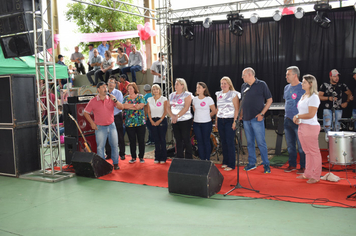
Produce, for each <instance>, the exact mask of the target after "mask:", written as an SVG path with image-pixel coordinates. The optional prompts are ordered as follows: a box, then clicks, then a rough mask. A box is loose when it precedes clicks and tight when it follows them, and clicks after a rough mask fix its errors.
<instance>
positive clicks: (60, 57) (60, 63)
mask: <svg viewBox="0 0 356 236" xmlns="http://www.w3.org/2000/svg"><path fill="white" fill-rule="evenodd" d="M57 64H59V65H62V66H67V65H66V64H64V57H63V56H62V55H61V54H59V55H58V62H57ZM68 74H69V71H68ZM66 83H67V79H60V80H58V84H59V86H60V88H63V86H64V85H65V84H66Z"/></svg>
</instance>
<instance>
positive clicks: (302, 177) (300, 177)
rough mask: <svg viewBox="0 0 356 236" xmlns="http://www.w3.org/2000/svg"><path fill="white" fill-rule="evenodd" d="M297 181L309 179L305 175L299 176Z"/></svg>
mask: <svg viewBox="0 0 356 236" xmlns="http://www.w3.org/2000/svg"><path fill="white" fill-rule="evenodd" d="M297 179H307V177H305V176H304V175H298V176H297Z"/></svg>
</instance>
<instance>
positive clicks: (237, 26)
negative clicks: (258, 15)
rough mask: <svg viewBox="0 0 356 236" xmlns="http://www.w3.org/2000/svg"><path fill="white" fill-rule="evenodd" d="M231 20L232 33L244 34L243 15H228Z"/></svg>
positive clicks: (230, 28)
mask: <svg viewBox="0 0 356 236" xmlns="http://www.w3.org/2000/svg"><path fill="white" fill-rule="evenodd" d="M226 17H227V19H228V21H229V30H230V32H231V33H232V34H234V35H238V36H242V34H243V32H244V30H243V28H242V19H243V18H244V17H243V15H240V14H239V13H233V14H229V15H227V16H226Z"/></svg>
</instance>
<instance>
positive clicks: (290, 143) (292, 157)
mask: <svg viewBox="0 0 356 236" xmlns="http://www.w3.org/2000/svg"><path fill="white" fill-rule="evenodd" d="M284 133H285V135H286V142H287V148H288V154H289V159H288V163H289V166H293V167H297V148H296V144H298V152H299V156H300V168H305V153H304V151H303V149H302V145H301V144H300V141H299V138H298V125H297V124H295V123H294V122H293V121H292V120H291V119H289V118H284Z"/></svg>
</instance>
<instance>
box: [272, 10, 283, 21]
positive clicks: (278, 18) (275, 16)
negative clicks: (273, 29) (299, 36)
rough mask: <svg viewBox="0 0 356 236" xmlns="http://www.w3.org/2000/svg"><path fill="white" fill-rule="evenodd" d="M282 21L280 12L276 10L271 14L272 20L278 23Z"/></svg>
mask: <svg viewBox="0 0 356 236" xmlns="http://www.w3.org/2000/svg"><path fill="white" fill-rule="evenodd" d="M281 19H282V12H281V11H280V10H277V11H275V12H274V13H273V20H275V21H280V20H281Z"/></svg>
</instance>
